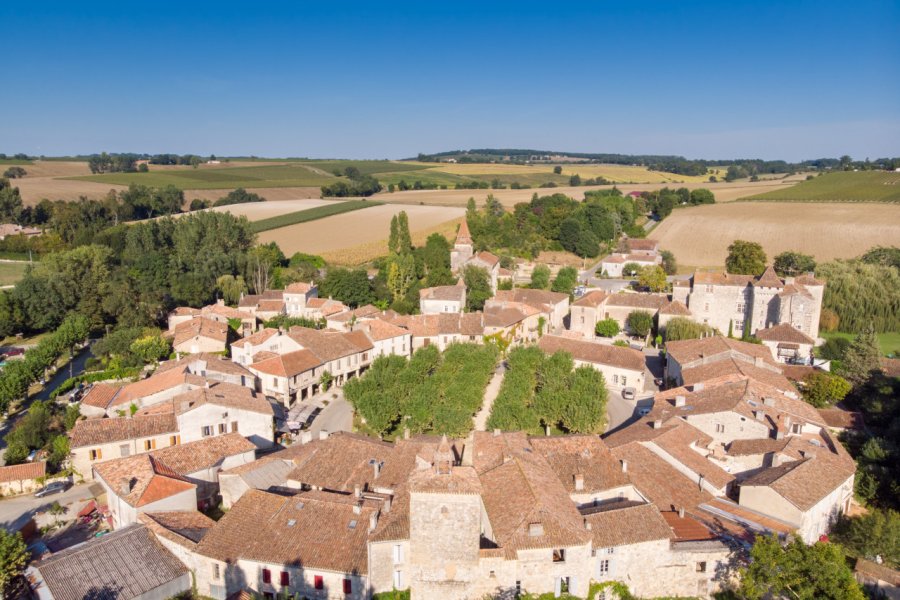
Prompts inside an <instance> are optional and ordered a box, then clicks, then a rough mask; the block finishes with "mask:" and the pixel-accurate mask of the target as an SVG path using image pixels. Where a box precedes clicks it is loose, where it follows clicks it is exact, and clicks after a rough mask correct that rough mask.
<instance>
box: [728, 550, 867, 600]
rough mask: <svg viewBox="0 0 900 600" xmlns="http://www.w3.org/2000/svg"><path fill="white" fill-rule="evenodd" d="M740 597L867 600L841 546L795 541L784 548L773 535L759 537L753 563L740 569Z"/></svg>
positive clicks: (751, 558)
mask: <svg viewBox="0 0 900 600" xmlns="http://www.w3.org/2000/svg"><path fill="white" fill-rule="evenodd" d="M740 594H741V597H743V598H747V599H748V600H762V599H763V598H782V597H783V598H796V599H797V600H820V599H821V600H865V595H864V594H863V592H862V589H861V588H860V586H859V584H858V583H857V582H856V580H855V579H854V578H853V573H852V572H851V571H850V567H848V566H847V563H846V561H845V560H844V555H843V552H842V551H841V547H840V546H839V545H837V544H830V543H827V542H818V543H816V544H813V545H811V546H807V545H806V544H804V543H803V542H802V541H801V540H798V539H795V540H794V541H792V542H791V543H789V544H787V545H786V546H782V545H781V543H780V542H779V541H778V538H777V537H775V536H774V535H768V536H759V537H757V538H756V542H755V543H754V544H753V548H751V549H750V564H749V565H748V566H747V567H746V568H743V569H741V586H740Z"/></svg>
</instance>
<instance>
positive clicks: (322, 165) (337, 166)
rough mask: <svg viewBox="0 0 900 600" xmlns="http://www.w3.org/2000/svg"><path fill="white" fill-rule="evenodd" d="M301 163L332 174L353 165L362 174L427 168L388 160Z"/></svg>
mask: <svg viewBox="0 0 900 600" xmlns="http://www.w3.org/2000/svg"><path fill="white" fill-rule="evenodd" d="M300 164H302V165H305V166H307V167H312V168H314V169H320V170H322V171H325V172H326V173H329V174H333V173H334V172H335V171H340V172H341V173H343V172H344V169H346V168H347V167H355V168H356V169H357V170H358V171H359V172H360V173H362V174H363V175H376V174H380V173H397V172H401V171H421V170H423V169H427V168H428V167H427V166H426V165H417V164H411V163H404V162H394V161H390V160H304V161H301V163H300Z"/></svg>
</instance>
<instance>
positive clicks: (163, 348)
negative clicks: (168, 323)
mask: <svg viewBox="0 0 900 600" xmlns="http://www.w3.org/2000/svg"><path fill="white" fill-rule="evenodd" d="M171 349H172V348H171V346H169V342H167V341H166V340H164V339H163V338H162V336H159V335H148V336H145V337H142V338H139V339H136V340H135V341H134V342H132V343H131V347H130V350H131V352H132V353H134V354H136V355H137V356H140V357H141V360H143V361H144V362H145V363H152V362H157V361H159V360H161V359H163V358H165V357H166V356H168V355H169V352H170V351H171Z"/></svg>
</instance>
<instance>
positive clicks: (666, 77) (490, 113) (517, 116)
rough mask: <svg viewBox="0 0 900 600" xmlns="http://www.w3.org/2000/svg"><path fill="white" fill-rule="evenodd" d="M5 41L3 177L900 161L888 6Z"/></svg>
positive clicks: (307, 16)
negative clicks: (59, 171) (222, 167)
mask: <svg viewBox="0 0 900 600" xmlns="http://www.w3.org/2000/svg"><path fill="white" fill-rule="evenodd" d="M0 19H2V20H3V21H4V22H6V23H8V24H9V28H8V29H9V32H8V33H7V34H6V37H5V43H4V45H5V47H6V55H7V57H8V58H11V59H12V64H14V65H16V66H17V67H16V69H15V70H14V71H12V72H11V74H10V75H9V76H8V80H9V89H10V93H8V94H6V95H4V96H3V98H2V99H0V111H2V112H3V114H5V115H7V117H8V118H7V121H8V122H7V123H6V124H5V131H4V136H3V139H2V140H0V146H2V147H0V152H4V153H7V154H10V155H11V154H14V153H19V152H23V153H26V154H29V155H32V156H40V155H44V156H72V155H85V154H94V153H100V152H103V151H105V152H110V153H125V152H132V151H134V149H138V150H139V153H149V154H159V153H177V154H197V155H201V156H208V155H210V154H215V155H217V156H223V157H224V156H261V157H262V156H265V157H271V156H279V157H307V158H316V159H318V158H326V157H331V158H347V159H362V158H366V159H393V160H398V159H403V158H410V157H415V156H416V155H418V154H419V153H424V154H431V153H436V152H446V151H449V150H452V149H467V148H468V149H472V148H556V149H559V150H555V151H559V152H589V153H617V154H627V155H672V156H683V157H685V158H688V159H706V160H726V159H729V158H744V159H750V158H759V159H763V160H785V161H788V162H799V161H803V160H812V159H815V158H821V157H839V156H842V155H845V154H846V155H850V156H851V157H852V158H853V159H854V160H864V159H866V158H870V159H876V158H882V157H891V156H898V155H900V141H898V140H900V60H898V58H900V38H898V37H897V36H896V35H895V31H896V25H897V24H898V23H900V5H898V4H896V3H893V2H884V1H866V2H863V3H858V4H857V5H855V10H853V11H852V12H848V11H847V10H846V6H845V5H844V4H843V3H838V2H822V3H815V4H806V3H803V4H798V5H795V6H764V7H759V6H755V5H747V6H743V5H736V4H735V5H728V6H726V7H723V6H721V5H720V4H714V3H712V2H696V3H692V4H691V5H690V6H683V5H679V6H670V5H666V4H664V3H659V2H643V3H640V4H634V3H628V4H627V5H624V6H620V5H612V4H603V5H596V4H593V3H568V4H566V5H565V6H562V7H550V6H547V5H546V4H542V3H535V2H524V3H522V2H517V3H515V5H512V4H507V3H500V4H496V5H490V6H481V5H478V4H474V3H465V2H464V3H456V4H454V5H453V6H422V5H418V4H411V3H410V4H407V3H394V4H392V5H390V7H375V6H370V5H367V4H362V3H349V4H344V5H341V6H340V7H335V6H319V5H316V6H306V5H304V6H300V7H297V6H296V5H292V4H277V5H267V7H266V11H265V12H264V13H252V14H247V12H246V11H245V10H244V9H243V7H242V6H240V5H237V4H229V3H224V4H219V5H217V10H216V11H215V12H209V11H204V9H203V8H202V7H198V6H178V7H174V8H173V7H165V8H163V7H158V6H127V7H125V8H124V9H123V8H122V7H120V6H118V5H112V4H107V3H92V4H91V5H89V6H87V7H80V6H77V7H76V6H70V5H67V4H65V3H57V4H54V3H51V4H48V5H42V6H31V5H28V6H11V5H6V6H0ZM36 42H39V43H36ZM9 117H14V118H9Z"/></svg>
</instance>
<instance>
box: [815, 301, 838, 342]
mask: <svg viewBox="0 0 900 600" xmlns="http://www.w3.org/2000/svg"><path fill="white" fill-rule="evenodd" d="M840 323H841V318H840V317H838V316H837V313H836V312H834V311H833V310H831V309H830V308H823V309H822V313H821V314H820V315H819V328H821V330H822V331H828V332H831V331H837V328H838V325H840ZM831 339H842V338H831Z"/></svg>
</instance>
